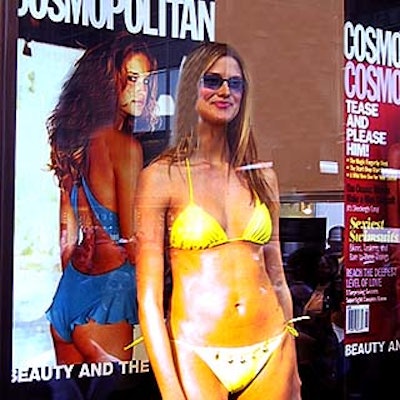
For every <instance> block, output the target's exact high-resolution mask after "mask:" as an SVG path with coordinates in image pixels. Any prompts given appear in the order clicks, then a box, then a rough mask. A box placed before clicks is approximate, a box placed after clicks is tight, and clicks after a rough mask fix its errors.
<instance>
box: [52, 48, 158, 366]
mask: <svg viewBox="0 0 400 400" xmlns="http://www.w3.org/2000/svg"><path fill="white" fill-rule="evenodd" d="M123 68H125V69H126V73H127V76H128V83H127V85H126V87H125V88H124V90H123V91H122V92H121V94H120V96H119V101H120V109H119V112H118V117H117V120H116V122H115V125H114V126H110V127H106V128H103V129H101V130H99V131H97V132H94V133H93V135H92V139H91V141H90V144H89V147H88V150H87V151H88V163H87V164H88V165H87V171H85V177H86V180H87V181H88V184H89V186H90V188H91V191H92V193H93V195H94V196H95V197H96V198H97V200H98V201H99V202H100V203H101V204H102V205H104V206H105V207H106V208H108V209H110V210H112V211H114V212H117V213H118V216H119V223H120V235H121V237H122V238H125V239H127V243H126V244H125V245H124V248H125V250H126V253H125V254H124V252H123V251H122V250H121V246H118V245H116V244H115V243H114V242H113V241H112V240H111V239H110V237H109V236H108V235H107V234H106V233H105V232H99V231H97V241H96V243H95V246H94V249H93V253H92V254H91V255H90V257H87V254H86V253H87V247H88V246H87V245H85V244H86V243H90V235H91V233H90V232H91V230H90V228H92V227H93V223H94V222H93V216H92V213H91V212H90V210H88V209H85V208H84V207H83V208H82V209H81V210H80V216H81V218H82V219H83V220H84V221H86V222H85V224H87V226H88V231H87V232H85V233H84V238H83V240H82V242H81V243H80V245H79V246H78V245H77V240H78V238H77V235H76V232H77V225H76V220H75V216H74V213H73V209H72V207H71V202H70V192H71V189H72V182H71V180H69V181H67V182H65V183H64V189H63V190H62V191H61V199H60V200H61V201H60V243H61V259H62V267H63V269H65V267H66V265H67V263H68V262H69V261H70V260H71V261H72V263H73V265H74V267H75V268H76V269H77V270H79V271H80V272H82V273H85V274H89V275H97V274H102V273H106V272H109V271H112V270H114V269H116V268H118V267H119V266H120V265H121V264H123V263H124V262H125V257H126V254H127V255H128V259H129V261H130V263H131V264H132V265H134V264H135V261H136V260H135V247H134V243H133V240H132V238H133V229H134V227H133V201H134V196H135V191H136V183H137V178H138V175H139V172H140V170H141V169H142V167H143V153H142V148H141V145H140V143H139V142H138V141H137V140H136V139H134V138H132V137H131V136H129V135H126V134H124V133H122V132H121V131H120V130H119V128H120V127H121V126H122V123H123V119H124V118H125V116H126V115H127V114H130V115H140V114H141V113H142V111H143V108H144V105H145V101H146V98H147V95H148V87H147V85H146V82H145V79H146V77H148V75H149V70H150V62H149V60H148V59H147V58H146V56H145V55H144V54H142V53H135V54H134V55H131V56H130V57H128V59H127V60H125V63H124V66H123ZM78 196H79V204H81V205H83V204H85V201H86V199H85V196H84V194H83V190H82V189H81V188H80V189H79V195H78ZM96 229H97V230H99V229H101V228H99V227H96ZM92 235H93V234H92ZM85 260H87V261H85ZM51 333H52V336H53V341H54V346H55V352H56V359H57V363H58V364H76V363H82V362H101V361H116V360H131V359H132V350H124V346H126V345H127V344H129V343H130V342H131V341H132V335H133V328H132V325H131V324H130V323H128V322H127V321H122V322H119V323H115V324H107V325H104V324H98V323H96V322H95V321H93V320H91V321H89V322H88V323H87V324H84V325H77V326H75V328H74V330H73V332H72V343H69V342H65V341H64V340H63V339H62V338H61V337H60V336H59V335H58V334H57V332H56V331H55V330H54V329H53V327H51ZM110 339H111V340H110Z"/></svg>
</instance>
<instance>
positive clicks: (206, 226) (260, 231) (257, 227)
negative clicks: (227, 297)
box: [169, 159, 272, 250]
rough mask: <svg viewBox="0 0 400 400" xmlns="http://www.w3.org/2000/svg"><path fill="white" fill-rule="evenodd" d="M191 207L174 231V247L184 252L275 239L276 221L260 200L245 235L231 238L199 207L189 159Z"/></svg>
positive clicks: (176, 220) (172, 235) (188, 177)
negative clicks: (235, 242)
mask: <svg viewBox="0 0 400 400" xmlns="http://www.w3.org/2000/svg"><path fill="white" fill-rule="evenodd" d="M186 171H187V179H188V186H189V204H188V205H187V206H186V208H185V209H184V210H183V211H182V212H181V213H180V214H179V215H178V216H177V217H176V219H175V220H174V222H173V224H172V226H171V231H170V239H169V240H170V247H172V248H175V249H184V250H203V249H208V248H211V247H214V246H218V245H220V244H224V243H229V242H234V241H240V240H241V241H248V242H252V243H256V244H261V245H262V244H265V243H267V242H268V241H269V239H270V238H271V233H272V221H271V215H270V212H269V210H268V208H267V206H266V205H265V204H263V203H261V202H260V200H259V198H258V197H257V198H256V204H255V207H254V211H253V215H252V216H251V218H250V221H249V222H248V224H247V227H246V229H245V230H244V232H243V234H242V236H240V237H237V238H228V236H227V234H226V232H225V231H224V229H223V228H222V227H221V225H220V224H219V222H218V221H217V220H216V219H215V218H214V217H213V216H212V215H210V214H209V213H207V212H206V211H204V210H203V209H202V208H201V207H199V206H198V205H196V204H195V202H194V196H193V184H192V178H191V172H190V164H189V160H188V159H186Z"/></svg>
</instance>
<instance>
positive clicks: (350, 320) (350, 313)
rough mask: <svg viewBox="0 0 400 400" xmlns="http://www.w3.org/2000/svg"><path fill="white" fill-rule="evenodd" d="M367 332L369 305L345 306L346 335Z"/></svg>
mask: <svg viewBox="0 0 400 400" xmlns="http://www.w3.org/2000/svg"><path fill="white" fill-rule="evenodd" d="M360 332H369V304H358V305H351V306H346V333H360Z"/></svg>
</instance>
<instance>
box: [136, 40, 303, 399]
mask: <svg viewBox="0 0 400 400" xmlns="http://www.w3.org/2000/svg"><path fill="white" fill-rule="evenodd" d="M248 82H249V81H248V76H247V73H246V70H245V67H244V65H243V62H242V60H241V58H240V56H239V55H238V54H237V53H236V52H235V50H234V49H232V48H231V47H230V46H228V45H226V44H220V43H208V44H202V45H200V46H199V47H198V48H197V49H196V50H194V51H193V52H192V53H191V54H190V55H189V56H188V57H187V59H186V61H185V63H184V66H183V69H182V73H181V78H180V83H179V88H178V98H177V105H176V110H177V112H176V115H175V131H174V134H175V141H176V144H175V145H173V146H171V148H170V149H168V150H167V151H166V152H164V153H163V154H162V155H161V156H160V157H159V158H158V159H157V160H155V161H154V162H153V163H152V164H150V165H149V166H148V167H146V168H145V169H144V170H142V172H141V174H140V177H139V182H138V188H137V192H136V209H135V223H136V236H137V259H136V260H137V284H138V303H139V321H140V324H141V329H142V331H143V336H144V341H145V345H146V349H147V352H148V355H149V359H150V362H151V365H152V369H153V371H154V373H155V376H156V379H157V382H158V385H159V388H160V391H161V394H162V398H163V400H182V399H187V400H204V399H207V400H213V399H228V397H229V395H230V394H231V393H235V398H237V399H255V400H260V399H263V400H264V399H271V400H286V399H287V400H295V399H296V400H297V399H300V381H299V378H298V372H297V363H296V353H295V343H294V338H293V335H292V334H290V333H295V331H294V330H293V329H292V327H291V323H290V320H291V318H292V302H291V297H290V292H289V289H288V286H287V283H286V280H285V276H284V271H283V267H282V262H281V253H280V246H279V232H278V221H279V194H278V185H277V180H276V176H275V174H274V172H273V171H272V170H271V169H270V168H268V165H267V164H265V163H260V162H258V161H257V154H256V147H255V142H254V138H253V133H252V130H251V126H250V123H249V100H250V96H249V86H248ZM165 245H166V246H167V248H168V253H167V254H168V260H169V263H170V267H171V273H172V280H173V288H172V295H171V299H170V302H169V308H168V310H167V312H166V313H165V312H164V309H163V296H164V294H163V290H164V270H165V266H164V251H165Z"/></svg>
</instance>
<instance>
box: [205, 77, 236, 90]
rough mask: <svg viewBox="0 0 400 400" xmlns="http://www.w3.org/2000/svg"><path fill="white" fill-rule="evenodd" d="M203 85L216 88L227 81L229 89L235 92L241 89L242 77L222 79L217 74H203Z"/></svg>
mask: <svg viewBox="0 0 400 400" xmlns="http://www.w3.org/2000/svg"><path fill="white" fill-rule="evenodd" d="M202 81H203V86H204V87H205V88H207V89H212V90H218V89H219V88H220V87H221V86H222V84H223V83H224V82H227V83H228V86H229V89H231V90H234V91H236V92H240V91H242V90H243V79H242V78H235V77H233V78H229V79H223V78H222V77H220V76H219V75H204V76H203V79H202Z"/></svg>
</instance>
